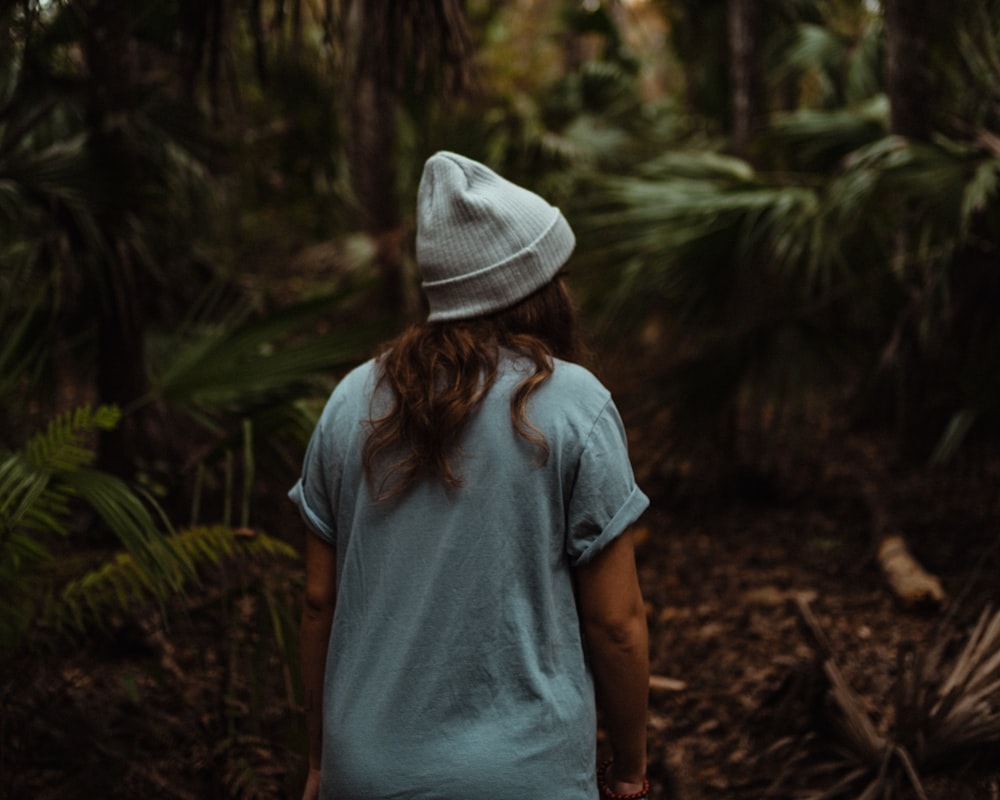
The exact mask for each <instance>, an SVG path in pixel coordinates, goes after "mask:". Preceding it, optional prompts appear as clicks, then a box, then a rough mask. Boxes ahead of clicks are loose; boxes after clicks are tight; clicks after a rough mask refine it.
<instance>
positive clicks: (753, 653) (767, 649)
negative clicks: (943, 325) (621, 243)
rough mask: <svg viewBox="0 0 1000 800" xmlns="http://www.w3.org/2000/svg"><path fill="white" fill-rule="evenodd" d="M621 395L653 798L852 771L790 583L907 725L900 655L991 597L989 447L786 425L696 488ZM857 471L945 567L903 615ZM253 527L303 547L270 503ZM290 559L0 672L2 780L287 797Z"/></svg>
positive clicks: (292, 783) (994, 528) (297, 749)
mask: <svg viewBox="0 0 1000 800" xmlns="http://www.w3.org/2000/svg"><path fill="white" fill-rule="evenodd" d="M621 405H622V408H623V414H624V416H625V418H626V422H627V424H628V426H629V429H630V434H631V440H632V452H633V457H634V461H635V464H636V472H637V476H638V478H639V480H640V483H641V484H642V485H643V488H644V489H645V490H646V491H647V493H648V494H649V495H650V496H651V498H652V506H651V508H650V510H649V511H648V512H647V513H646V515H645V516H644V518H643V520H642V524H641V529H640V532H639V540H640V544H639V549H638V562H639V568H640V577H641V580H642V584H643V589H644V593H645V597H646V601H647V606H648V612H649V627H650V641H651V652H652V671H653V673H654V675H655V676H656V677H657V680H656V686H655V687H654V689H653V690H652V692H651V705H650V711H651V714H650V745H649V754H650V770H649V771H650V778H651V781H652V791H651V795H650V797H651V800H667V798H677V800H752V799H753V798H765V797H773V798H789V799H790V798H794V797H805V796H807V795H805V794H799V793H798V792H799V791H800V790H805V789H810V788H811V789H813V790H823V789H829V788H831V787H832V786H833V785H834V783H835V782H836V781H837V779H838V776H843V775H845V774H847V769H848V768H846V767H844V766H843V764H844V763H848V764H849V763H851V762H850V759H848V761H847V762H843V761H842V762H841V767H840V768H839V770H840V771H839V772H838V768H835V767H831V768H830V770H829V771H828V772H825V773H821V772H820V770H821V769H822V767H823V765H824V764H825V763H826V760H825V759H826V757H827V756H828V755H829V754H831V753H835V752H841V753H842V752H843V750H842V749H841V750H840V751H838V750H837V749H836V743H835V739H834V738H833V737H832V736H831V734H830V731H831V729H830V727H829V726H828V725H825V724H824V723H823V722H822V720H821V716H822V714H821V709H822V703H817V702H815V700H816V697H817V696H818V694H817V692H819V693H821V692H822V689H823V688H824V684H823V681H822V679H821V678H819V677H818V674H819V673H818V672H817V667H816V658H815V653H814V651H813V648H812V646H811V644H810V639H809V638H808V636H807V635H806V632H805V630H804V628H803V626H802V624H801V620H800V614H799V612H798V610H797V608H798V606H797V603H798V602H800V601H803V600H804V601H805V602H807V603H808V606H809V608H811V609H812V611H813V612H814V614H815V617H816V618H817V620H818V621H819V624H820V626H821V627H822V629H823V630H824V631H825V634H826V636H827V638H828V641H829V643H830V648H831V652H832V654H833V656H834V658H835V660H836V662H837V664H838V665H839V667H840V669H841V670H842V672H843V675H844V677H845V679H846V681H847V683H848V684H849V685H850V686H851V687H852V689H853V691H854V692H855V693H857V696H858V697H859V699H860V702H861V704H862V706H863V707H864V708H865V709H866V710H867V712H868V714H869V715H870V717H871V719H872V721H873V725H874V726H875V728H876V729H877V730H878V731H879V732H881V733H883V734H885V735H887V736H888V737H890V738H899V740H900V741H902V740H903V737H904V735H905V732H903V733H900V731H898V730H897V723H896V720H895V718H894V711H893V707H894V698H895V696H896V688H895V687H896V683H897V678H898V677H899V672H900V667H899V665H900V663H902V661H901V656H902V655H904V654H906V653H910V652H911V651H912V652H915V653H918V654H919V653H922V652H925V651H926V650H927V648H928V647H929V646H930V643H931V642H932V641H933V640H934V637H935V636H937V635H938V634H939V632H940V631H942V630H943V631H945V633H948V632H953V633H954V635H955V636H957V637H958V638H959V639H960V638H961V637H962V636H965V635H967V634H968V631H969V628H970V625H971V623H972V622H974V620H975V618H976V617H977V615H978V614H979V612H980V611H981V610H982V609H983V608H984V607H985V606H986V605H987V604H988V603H991V602H992V603H994V604H996V603H997V601H1000V588H998V581H997V577H996V576H997V574H998V572H1000V553H998V540H1000V514H998V511H1000V507H998V491H997V489H998V487H1000V454H997V453H995V452H993V453H988V452H985V453H980V454H978V455H977V456H975V457H974V458H970V459H968V462H967V463H965V464H964V465H963V466H961V467H960V468H954V469H950V470H940V471H933V470H928V469H927V468H926V466H925V465H923V464H911V465H906V464H895V465H892V466H886V464H888V463H889V461H890V460H889V459H882V460H879V459H878V458H877V457H876V455H875V454H877V453H879V452H882V448H881V447H880V445H879V443H878V442H876V441H873V440H872V439H871V438H870V437H868V438H866V437H865V436H863V435H861V434H855V433H850V432H845V431H844V430H838V429H837V428H836V427H835V426H833V425H814V424H810V425H799V426H798V427H795V428H792V429H789V430H785V431H784V433H783V434H782V436H778V437H777V438H774V437H772V438H771V440H770V445H769V448H768V452H769V455H768V467H767V469H766V470H765V469H763V468H760V467H759V465H757V467H755V468H754V469H748V470H739V469H726V470H719V474H722V475H725V476H726V477H725V478H724V479H722V480H720V481H718V482H715V483H713V481H712V480H710V479H708V478H706V477H705V475H704V473H703V472H700V471H699V470H698V469H697V468H695V467H693V466H692V465H690V464H686V463H684V462H682V461H679V460H677V459H676V458H671V457H670V455H669V449H668V448H666V447H665V446H663V445H660V446H654V445H653V443H656V442H662V441H663V440H662V437H660V435H659V434H658V432H657V431H656V430H655V427H656V425H657V424H658V422H657V419H656V417H655V415H650V414H648V413H647V412H644V411H643V410H642V409H641V404H640V403H639V401H638V399H636V398H635V396H633V395H630V394H629V392H628V391H627V389H626V391H624V393H623V402H622V404H621ZM643 420H648V422H643ZM783 437H784V438H783ZM786 445H787V446H786ZM876 461H878V462H879V464H880V465H879V466H878V467H877V469H875V468H873V463H875V462H876ZM873 475H875V477H874V478H873V477H872V476H873ZM734 476H738V477H734ZM872 480H875V481H876V483H877V484H878V492H879V494H880V497H881V501H882V502H883V503H884V505H885V508H886V510H887V512H888V514H889V518H890V519H891V523H892V525H893V527H894V529H896V530H899V531H900V532H902V533H903V534H904V535H905V536H906V539H907V541H908V543H909V545H910V547H911V549H912V550H913V552H914V553H915V554H916V556H917V557H918V558H919V560H920V561H921V562H922V563H923V564H924V566H926V567H927V568H928V569H929V570H930V571H931V572H933V573H935V574H936V575H937V576H939V577H940V579H941V581H942V583H943V586H944V588H945V591H946V592H947V594H948V597H949V604H948V605H947V606H946V607H945V608H944V609H938V610H931V611H928V610H923V611H921V610H908V609H905V608H903V607H901V605H900V604H899V602H898V601H897V600H896V599H895V598H894V596H893V594H892V592H891V591H890V590H889V588H888V586H887V583H886V580H885V578H884V576H883V574H882V572H881V571H880V569H879V564H878V559H877V556H876V542H875V540H874V538H873V531H872V515H871V509H870V507H869V504H868V503H867V502H866V500H865V491H864V486H865V485H866V483H868V482H871V481H872ZM275 502H276V503H279V504H280V503H281V502H282V501H281V498H280V495H279V494H278V493H275ZM286 505H287V504H286ZM267 524H268V525H269V526H273V527H274V528H275V529H276V530H274V531H273V532H275V533H276V535H281V536H284V537H285V538H287V539H288V540H289V541H294V542H297V536H298V533H297V531H298V526H297V524H296V521H295V518H294V515H293V514H292V513H291V512H290V511H289V510H288V509H284V510H282V511H281V512H280V513H278V512H276V513H275V515H274V518H273V519H271V520H269V521H268V523H267ZM299 570H300V566H299V565H298V564H297V563H294V562H292V563H283V564H270V565H260V564H257V565H245V566H244V567H242V568H240V569H239V570H236V571H233V572H230V573H229V574H227V575H224V576H222V577H217V578H214V579H212V580H211V581H208V582H207V583H206V586H205V587H203V588H202V589H200V590H198V591H197V592H195V593H193V594H192V595H190V596H188V597H187V598H185V599H184V601H183V603H179V613H178V609H175V610H174V613H173V615H172V617H171V619H172V622H171V623H170V624H169V625H165V624H164V622H163V617H162V616H161V614H160V613H159V612H158V611H157V610H155V609H138V610H137V611H136V613H135V614H134V615H129V614H123V615H121V617H120V618H119V619H117V620H113V621H112V622H111V624H110V627H109V631H110V632H109V634H107V635H98V636H93V637H90V638H88V639H86V640H84V641H81V642H80V643H79V645H78V646H74V647H72V648H65V647H63V648H59V649H56V650H55V651H53V652H51V653H49V654H46V655H44V656H37V655H36V656H32V657H30V658H25V659H24V660H22V661H20V662H19V663H17V664H15V665H11V667H12V668H9V669H7V670H5V671H3V672H2V673H0V679H2V680H3V681H4V683H3V685H2V686H0V699H2V700H3V703H4V707H3V708H2V709H0V711H2V714H0V728H2V730H0V746H2V749H0V797H3V798H7V800H29V799H30V800H50V799H51V800H54V799H55V798H98V797H100V798H125V797H147V798H177V799H178V800H193V799H197V798H228V797H232V798H236V797H241V798H246V799H247V800H249V799H250V798H262V799H263V798H285V797H289V798H294V797H295V796H296V795H295V793H296V790H295V787H296V786H297V785H298V781H299V780H300V776H301V774H302V767H303V764H302V759H301V755H300V754H301V752H302V746H303V742H302V732H301V726H300V722H299V716H298V714H297V712H296V711H295V710H294V707H293V706H294V702H293V701H292V699H291V698H290V697H289V691H290V689H289V686H290V684H289V680H290V672H289V670H290V668H289V666H288V664H287V662H286V661H285V660H284V659H283V656H282V654H283V653H289V652H291V651H292V649H294V645H292V644H290V643H289V642H287V641H286V642H284V647H281V646H278V647H274V646H270V645H269V644H268V643H273V640H274V631H275V630H277V631H287V630H288V629H287V626H285V627H283V626H282V624H280V618H281V617H282V614H283V613H284V612H282V610H281V609H282V608H284V607H285V606H289V605H290V607H291V608H292V611H291V612H289V614H292V613H293V612H294V602H293V603H291V604H288V603H287V602H285V605H284V606H283V605H282V603H281V602H277V603H276V599H277V600H280V601H288V600H289V599H292V600H295V599H296V597H297V594H298V593H299V591H300V590H299V587H300V584H299V577H298V576H299ZM248 587H249V591H247V589H248ZM279 644H280V643H279ZM998 764H1000V754H998V752H997V750H996V749H994V750H993V751H992V753H985V754H979V757H978V758H973V757H972V756H970V757H969V758H955V759H952V760H950V761H948V762H946V763H944V764H940V765H932V767H933V768H928V769H927V770H926V771H925V770H923V766H922V765H920V764H917V765H916V770H917V771H918V772H920V774H921V776H922V783H923V787H924V790H925V792H926V796H927V798H929V800H934V798H944V797H947V798H954V799H956V800H963V799H964V798H970V800H975V799H978V798H983V800H987V799H988V798H996V797H998V796H1000V767H998V766H997V765H998ZM787 767H792V768H790V769H786V768H787ZM878 769H879V766H878V765H874V766H868V767H867V771H866V774H867V775H868V779H867V780H871V778H872V777H874V775H875V774H876V773H877V772H878ZM885 774H886V775H887V776H888V777H889V778H892V777H893V776H895V779H896V782H897V786H898V788H899V792H898V793H896V794H892V795H884V796H886V797H890V796H891V797H896V798H907V797H918V796H919V795H917V794H915V793H913V792H912V791H911V790H910V789H909V788H907V787H909V786H910V781H909V779H908V778H907V776H906V769H905V766H904V759H902V758H893V759H890V760H889V761H888V762H887V763H886V765H885ZM779 779H780V780H779ZM859 780H860V779H859ZM775 782H777V783H775ZM864 785H865V782H864V781H862V782H860V783H856V784H855V786H856V787H858V788H857V789H852V790H848V791H847V792H845V793H844V794H842V795H838V797H840V796H842V797H860V796H861V789H862V788H863V786H864ZM769 791H770V793H769ZM852 791H853V792H855V793H854V794H852V793H851V792H852ZM816 796H819V795H816ZM878 796H880V797H881V796H883V795H878ZM529 800H530V799H529ZM538 800H542V798H541V797H540V798H538Z"/></svg>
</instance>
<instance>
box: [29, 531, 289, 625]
mask: <svg viewBox="0 0 1000 800" xmlns="http://www.w3.org/2000/svg"><path fill="white" fill-rule="evenodd" d="M163 545H164V549H165V550H166V551H168V552H169V553H170V554H171V556H172V558H173V559H174V560H176V561H177V562H179V563H184V564H187V565H189V567H190V570H191V573H192V574H195V573H196V572H203V571H204V570H207V569H208V568H210V567H217V566H220V565H222V564H224V563H226V562H230V561H236V560H256V561H265V560H270V559H276V558H288V559H294V558H296V557H297V554H296V552H295V550H294V549H293V548H291V547H290V546H289V545H287V544H285V543H284V542H281V541H278V540H277V539H274V538H272V537H270V536H267V535H266V534H263V533H260V532H258V531H250V530H247V529H241V530H240V531H234V530H233V529H232V528H229V527H226V526H223V525H204V526H197V527H193V528H188V529H185V530H182V531H179V532H177V533H175V534H172V535H170V536H166V537H164V539H163ZM162 600H163V597H162V596H161V592H160V591H159V589H158V587H157V586H156V584H155V583H154V582H153V581H152V580H150V577H149V572H148V570H147V569H146V568H145V566H143V565H142V564H141V563H140V562H139V561H137V560H136V559H135V557H133V556H132V555H131V554H130V553H125V552H122V553H118V554H117V555H115V556H113V557H112V558H111V559H110V560H108V561H106V562H105V563H103V564H101V565H100V566H98V567H97V568H95V569H93V570H91V571H90V572H88V573H86V574H84V575H81V576H79V577H76V578H73V579H72V580H70V581H69V582H68V583H66V584H65V586H63V587H62V588H61V589H60V590H59V591H58V593H57V595H55V596H54V597H53V598H52V599H51V601H50V603H49V604H48V606H47V608H46V609H45V613H44V615H43V621H44V623H45V624H46V625H48V626H50V627H53V628H55V629H56V630H61V629H64V628H65V627H66V626H67V625H68V626H71V627H73V628H76V629H77V630H83V629H84V628H85V627H87V626H90V625H98V626H100V625H101V623H102V621H103V620H104V619H106V618H107V615H108V614H109V613H110V612H120V611H122V610H124V609H128V608H135V607H142V606H149V605H151V604H153V603H157V602H160V601H162Z"/></svg>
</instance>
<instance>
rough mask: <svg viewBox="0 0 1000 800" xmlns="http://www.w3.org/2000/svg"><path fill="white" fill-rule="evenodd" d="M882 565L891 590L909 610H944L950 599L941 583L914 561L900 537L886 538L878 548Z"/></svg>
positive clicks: (879, 560) (896, 535)
mask: <svg viewBox="0 0 1000 800" xmlns="http://www.w3.org/2000/svg"><path fill="white" fill-rule="evenodd" d="M878 563H879V566H880V567H881V568H882V573H883V574H884V575H885V577H886V580H887V581H888V582H889V587H890V588H891V589H892V591H893V593H894V594H895V595H896V597H897V598H898V599H899V602H900V603H902V604H903V606H904V607H905V608H908V609H918V608H919V609H938V608H941V607H942V606H943V605H944V604H945V602H946V600H947V595H946V594H945V592H944V589H943V588H942V586H941V581H940V580H938V578H937V577H936V576H934V575H931V574H930V573H929V572H927V570H925V569H924V568H923V567H922V566H921V565H920V562H919V561H917V559H916V558H914V557H913V554H912V553H910V550H909V548H908V547H907V546H906V540H905V539H903V537H902V536H901V535H899V534H892V535H890V536H885V537H884V538H883V539H882V540H881V541H880V542H879V545H878Z"/></svg>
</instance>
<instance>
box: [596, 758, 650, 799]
mask: <svg viewBox="0 0 1000 800" xmlns="http://www.w3.org/2000/svg"><path fill="white" fill-rule="evenodd" d="M611 761H612V759H610V758H609V759H608V760H607V761H605V762H604V763H603V764H601V766H599V767H598V768H597V788H598V789H600V790H601V797H606V798H608V800H646V795H648V794H649V779H648V778H643V779H642V791H641V792H635V793H634V794H624V793H621V792H612V791H611V787H610V786H608V782H607V781H606V780H605V778H604V776H605V775H607V773H608V767H610V766H611Z"/></svg>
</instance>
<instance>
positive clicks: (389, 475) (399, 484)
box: [362, 277, 581, 500]
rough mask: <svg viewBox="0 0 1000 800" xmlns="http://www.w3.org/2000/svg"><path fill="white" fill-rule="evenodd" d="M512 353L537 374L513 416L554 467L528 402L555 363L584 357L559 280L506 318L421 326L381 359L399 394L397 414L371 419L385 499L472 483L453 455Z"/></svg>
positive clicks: (373, 471) (372, 482)
mask: <svg viewBox="0 0 1000 800" xmlns="http://www.w3.org/2000/svg"><path fill="white" fill-rule="evenodd" d="M503 350H508V351H513V352H514V353H517V354H519V355H521V356H524V357H525V358H527V359H528V361H529V362H530V363H531V364H532V366H533V367H534V370H533V372H532V373H531V374H530V375H528V376H527V377H526V378H525V379H524V380H523V381H521V383H520V384H518V386H517V388H516V389H515V391H514V393H513V395H512V396H511V401H510V416H511V422H512V424H513V426H514V429H515V430H516V431H517V432H518V434H520V435H521V436H522V437H524V438H525V439H526V440H527V441H529V442H531V443H532V444H534V445H535V446H536V447H537V448H538V450H539V463H545V461H546V460H547V458H548V444H547V443H546V441H545V437H544V436H543V435H542V433H541V431H539V430H538V429H537V428H535V427H534V426H533V425H532V424H531V422H530V421H529V420H528V416H527V403H528V399H529V398H530V397H531V395H532V393H534V392H535V391H536V390H537V389H538V387H539V386H541V385H542V384H543V383H544V382H545V381H546V380H548V378H549V377H550V376H551V375H552V370H553V363H552V359H553V357H556V358H562V359H565V360H568V361H572V360H578V359H579V357H580V354H581V353H580V351H581V347H580V345H579V343H578V340H577V332H576V311H575V309H574V307H573V303H572V301H571V299H570V296H569V292H568V291H567V290H566V287H565V285H564V284H563V282H562V280H561V279H560V278H558V277H557V278H556V279H555V280H553V281H551V282H550V283H548V284H547V285H546V286H544V287H543V288H541V289H539V290H538V291H537V292H535V293H534V294H532V295H530V296H529V297H527V298H526V299H524V300H522V301H521V302H520V303H518V304H517V305H515V306H513V307H511V308H509V309H506V310H504V311H499V312H497V313H495V314H491V315H489V316H484V317H478V318H475V319H467V320H457V321H453V322H437V323H420V324H416V325H411V326H410V327H409V328H407V329H406V330H405V331H403V333H402V334H400V335H399V336H398V337H396V338H395V339H393V340H392V341H390V342H389V343H388V344H386V345H385V347H384V348H383V350H382V352H381V353H380V354H379V356H378V370H379V378H378V388H379V389H383V388H387V389H388V390H389V392H390V395H391V397H392V403H391V406H390V408H389V411H388V412H387V413H385V414H384V415H382V416H379V417H373V418H372V419H370V420H368V425H369V433H368V437H367V439H366V441H365V445H364V449H363V453H362V459H363V465H364V470H365V476H366V478H367V480H368V484H369V486H370V487H372V491H373V492H374V494H375V496H376V498H377V499H379V500H382V499H386V498H389V497H392V496H394V495H397V494H401V493H402V492H405V491H406V490H407V489H408V488H410V487H411V486H412V485H413V484H414V483H415V482H416V481H417V480H418V478H421V477H423V476H429V477H431V478H432V479H434V480H438V481H441V482H442V483H444V484H445V485H446V486H449V487H453V488H459V487H461V486H462V479H461V477H460V476H459V475H458V474H456V472H455V469H454V467H453V465H452V456H453V455H454V454H455V450H456V448H457V446H458V442H459V439H460V437H461V434H462V431H463V429H464V427H465V424H466V422H468V420H469V419H470V418H471V416H472V414H473V412H474V411H475V410H476V409H477V408H478V407H479V404H480V403H481V402H482V400H483V398H484V397H485V396H486V394H487V392H488V391H489V390H490V387H491V386H492V385H493V383H494V382H495V381H496V377H497V364H498V362H499V360H500V357H501V351H503ZM399 453H402V455H399ZM394 456H398V457H395V459H394V460H393V457H394Z"/></svg>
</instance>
